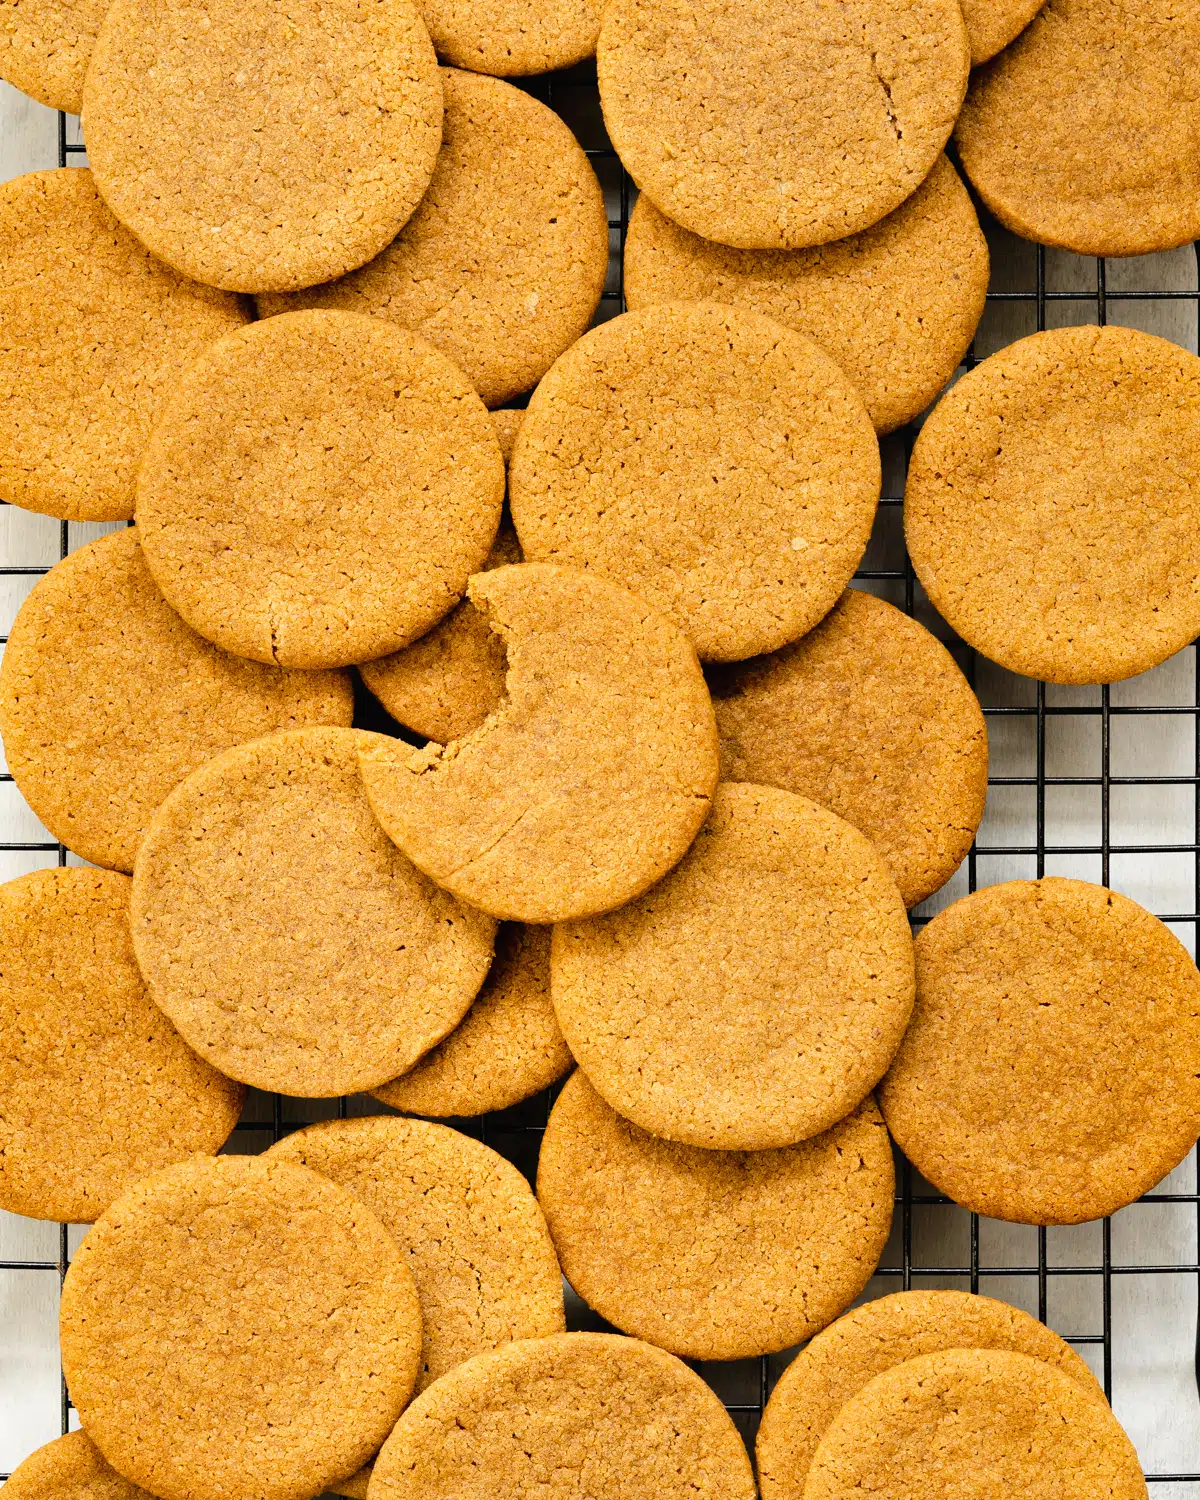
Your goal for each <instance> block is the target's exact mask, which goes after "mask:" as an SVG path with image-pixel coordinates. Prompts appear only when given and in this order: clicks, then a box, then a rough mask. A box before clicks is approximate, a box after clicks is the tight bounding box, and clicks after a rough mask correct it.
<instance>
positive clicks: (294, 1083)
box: [133, 729, 494, 1473]
mask: <svg viewBox="0 0 1200 1500" xmlns="http://www.w3.org/2000/svg"><path fill="white" fill-rule="evenodd" d="M377 741H378V742H381V743H386V744H390V743H391V741H384V737H383V736H382V735H373V734H367V733H366V732H364V731H362V730H357V729H297V730H292V731H290V732H288V733H286V734H276V735H271V736H270V737H268V738H266V739H261V740H254V741H253V742H252V743H250V744H248V745H240V746H238V747H237V748H236V749H233V750H228V751H226V752H225V753H224V754H223V755H219V756H217V757H216V758H215V759H213V760H210V761H208V762H207V763H206V764H205V765H203V766H201V768H200V769H199V770H198V771H196V772H194V773H193V774H192V775H191V776H190V777H189V778H188V779H187V781H185V782H184V783H183V784H182V785H181V786H179V787H177V788H176V790H175V791H174V792H172V794H171V795H170V797H168V798H167V800H166V802H164V803H163V805H162V807H161V808H159V810H158V812H157V813H156V814H155V816H154V820H153V821H152V823H151V824H150V829H149V831H148V833H147V834H146V838H145V841H144V843H143V844H142V847H141V849H140V850H139V852H138V858H137V866H136V868H135V871H134V880H133V941H134V948H135V950H136V952H137V959H138V963H139V965H140V966H141V970H142V973H143V974H144V975H145V977H146V983H147V984H148V985H149V987H150V992H151V994H152V995H153V996H154V998H155V1000H156V1001H157V1002H158V1004H159V1005H161V1006H162V1008H163V1010H165V1011H166V1013H167V1015H168V1016H170V1017H171V1019H172V1020H173V1021H174V1022H175V1024H176V1026H177V1027H178V1028H179V1030H180V1032H181V1033H182V1034H183V1036H184V1038H185V1039H186V1040H187V1041H189V1042H190V1043H191V1045H192V1046H193V1047H195V1049H196V1051H197V1052H199V1053H200V1054H201V1056H203V1057H207V1058H208V1059H209V1060H210V1061H211V1062H212V1063H214V1064H215V1065H216V1066H218V1067H220V1068H221V1069H222V1071H223V1072H226V1073H228V1074H229V1075H230V1077H233V1078H240V1079H242V1080H243V1081H244V1082H246V1083H250V1084H253V1085H254V1086H255V1087H256V1088H262V1089H267V1090H278V1091H279V1092H280V1093H287V1094H297V1095H301V1096H304V1097H320V1098H324V1097H331V1096H334V1095H337V1094H350V1093H354V1092H356V1091H357V1090H360V1089H370V1088H375V1087H376V1086H377V1085H379V1084H381V1083H386V1082H387V1081H388V1080H389V1079H391V1078H395V1077H396V1076H397V1074H399V1073H402V1072H403V1071H404V1070H405V1069H406V1068H409V1067H411V1066H412V1065H413V1063H415V1062H416V1060H417V1059H418V1058H419V1057H421V1056H422V1054H424V1053H426V1052H428V1051H429V1049H430V1048H431V1047H433V1046H434V1045H436V1043H438V1042H440V1041H441V1040H442V1038H443V1037H444V1036H445V1035H446V1034H447V1033H448V1032H449V1031H451V1030H452V1029H453V1028H454V1027H455V1026H456V1025H457V1024H458V1022H459V1021H460V1020H461V1019H462V1017H463V1015H465V1013H466V1011H467V1007H468V1006H469V1005H470V1003H471V1001H472V1000H473V999H474V998H475V994H476V992H477V991H478V989H479V986H480V985H481V984H482V983H483V980H484V977H485V975H486V974H487V971H488V965H489V964H490V962H491V958H492V937H493V932H494V923H493V922H492V921H491V920H490V918H488V917H485V916H483V915H482V913H480V912H477V911H472V910H470V909H469V908H467V907H464V906H461V905H460V904H459V903H458V902H457V901H455V900H454V898H453V897H452V896H449V895H447V894H446V893H445V892H444V891H440V890H438V888H437V887H436V886H435V885H433V884H432V882H430V881H429V880H427V879H426V878H425V877H424V876H423V875H422V874H421V873H420V871H418V870H416V869H414V867H413V866H412V865H411V864H410V863H409V861H408V860H407V859H406V858H405V857H404V855H403V854H401V852H400V851H399V850H398V849H397V848H395V846H394V845H393V844H392V843H391V842H390V841H389V840H388V839H387V838H386V837H385V835H384V833H383V830H382V829H381V828H380V827H379V825H378V823H376V821H375V819H374V818H373V817H372V815H371V809H370V808H369V807H368V805H367V799H366V796H365V795H364V792H363V787H362V781H361V778H360V777H359V774H358V761H357V757H358V754H359V751H360V750H365V749H367V748H369V747H370V746H371V745H373V744H374V743H375V742H377ZM344 1472H346V1471H343V1473H344Z"/></svg>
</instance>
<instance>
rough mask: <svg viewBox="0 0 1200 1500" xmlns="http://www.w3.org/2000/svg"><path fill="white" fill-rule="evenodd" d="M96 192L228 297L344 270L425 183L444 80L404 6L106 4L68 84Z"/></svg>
mask: <svg viewBox="0 0 1200 1500" xmlns="http://www.w3.org/2000/svg"><path fill="white" fill-rule="evenodd" d="M83 125H84V133H85V135H86V138H87V146H88V160H89V162H90V163H91V167H92V171H93V172H94V173H95V176H96V186H97V187H98V188H99V190H100V192H101V194H102V195H103V197H104V200H105V202H106V203H107V204H108V206H109V208H111V209H112V211H113V213H115V214H116V216H117V218H118V219H120V220H121V222H122V223H123V224H124V225H125V226H126V228H128V229H131V230H132V231H133V233H134V234H136V235H137V237H138V239H139V240H141V241H142V243H143V244H144V245H146V247H147V248H148V249H149V250H151V251H153V253H154V254H155V255H157V256H158V257H159V259H160V260H165V261H166V262H167V264H168V265H170V266H174V267H175V269H176V270H177V271H179V272H180V273H181V274H183V275H184V276H191V277H192V278H193V279H194V280H196V281H203V282H206V283H207V284H208V285H209V286H217V287H223V288H224V289H225V290H227V291H232V292H288V291H295V290H296V289H297V288H299V287H304V286H312V285H314V284H315V283H316V282H318V281H329V280H331V279H332V278H333V277H335V276H341V275H344V274H345V272H347V271H352V270H354V269H355V267H356V266H361V265H362V264H363V263H364V262H366V261H368V260H370V259H371V257H372V256H373V255H377V254H378V253H379V251H380V250H382V249H383V247H384V246H385V245H386V244H387V243H388V242H389V241H390V240H393V239H395V237H396V235H397V234H398V233H399V231H400V229H401V227H402V225H403V224H404V222H405V220H406V219H407V218H408V217H409V215H410V214H411V213H412V211H413V209H415V208H416V206H417V204H418V203H419V202H420V200H421V196H422V194H423V193H424V192H425V189H426V188H427V187H428V186H429V180H430V177H431V176H432V174H433V168H434V162H435V160H436V159H437V152H438V146H439V145H440V143H441V134H442V84H441V79H440V78H439V76H438V69H437V59H436V58H435V56H434V52H433V48H432V46H431V45H430V42H429V33H428V32H427V31H426V29H425V25H424V23H423V22H422V20H421V17H420V14H419V13H418V11H417V8H416V6H415V5H414V4H413V3H412V0H384V3H382V4H379V5H376V6H373V7H372V8H371V9H369V10H362V9H361V8H359V7H358V6H357V5H355V4H354V3H353V0H333V3H331V4H323V3H318V0H295V3H292V4H289V5H288V6H287V7H286V8H280V7H276V6H270V5H266V4H262V3H261V0H260V3H256V4H248V5H246V4H239V3H237V0H165V3H155V0H113V4H112V6H111V8H110V9H109V11H108V14H107V17H106V18H105V21H104V25H103V26H102V27H101V30H100V35H99V37H98V39H97V41H96V46H95V50H94V51H93V53H92V59H91V63H90V65H89V67H88V72H87V81H86V84H85V86H84V91H83Z"/></svg>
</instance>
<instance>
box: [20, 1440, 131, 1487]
mask: <svg viewBox="0 0 1200 1500" xmlns="http://www.w3.org/2000/svg"><path fill="white" fill-rule="evenodd" d="M4 1488H5V1489H6V1490H8V1492H9V1495H10V1497H11V1500H153V1496H151V1495H150V1494H149V1493H148V1492H147V1491H146V1490H142V1489H139V1488H138V1487H137V1485H136V1484H130V1482H129V1480H128V1479H123V1478H122V1477H121V1475H120V1474H118V1473H117V1471H116V1470H115V1469H114V1468H112V1467H110V1465H109V1464H108V1463H107V1462H106V1460H105V1458H104V1455H103V1453H101V1452H100V1450H99V1448H97V1447H96V1445H95V1443H93V1442H92V1440H91V1438H90V1437H88V1435H87V1433H86V1432H83V1431H82V1430H81V1431H78V1432H68V1433H67V1435H66V1436H65V1437H60V1438H55V1439H54V1441H53V1442H52V1443H46V1444H45V1446H44V1447H41V1448H38V1449H37V1450H36V1451H35V1452H33V1453H31V1454H30V1455H29V1457H28V1458H27V1459H26V1460H25V1461H24V1463H22V1464H18V1466H17V1467H16V1468H15V1469H14V1470H13V1472H12V1473H11V1474H10V1475H9V1476H8V1478H7V1479H6V1480H5V1481H4Z"/></svg>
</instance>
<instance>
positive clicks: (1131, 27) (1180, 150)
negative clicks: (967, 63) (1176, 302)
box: [955, 0, 1200, 255]
mask: <svg viewBox="0 0 1200 1500" xmlns="http://www.w3.org/2000/svg"><path fill="white" fill-rule="evenodd" d="M1198 67H1200V6H1197V5H1196V4H1195V0H1187V3H1185V4H1182V5H1171V4H1164V3H1162V0H1153V3H1150V4H1142V3H1140V0H1049V4H1047V5H1046V7H1045V8H1044V9H1043V10H1042V12H1041V14H1040V15H1038V16H1036V17H1035V18H1034V20H1033V22H1032V23H1031V25H1030V26H1029V27H1028V28H1027V29H1026V30H1025V31H1024V32H1023V33H1022V35H1021V36H1019V37H1018V38H1017V40H1016V41H1015V42H1014V43H1013V45H1012V46H1011V47H1009V48H1008V49H1007V50H1006V51H1005V52H1004V53H1003V54H1002V55H1001V56H1000V57H998V58H997V59H996V60H995V62H993V63H992V64H991V66H990V67H988V68H986V69H984V70H982V71H981V72H979V73H977V74H976V75H975V77H974V78H973V79H972V81H971V90H970V92H969V93H968V95H967V99H966V103H965V104H964V105H963V110H962V114H961V115H960V116H959V121H958V126H957V129H956V131H955V143H956V145H957V146H958V153H959V157H960V159H961V161H962V165H963V170H964V171H965V172H966V174H967V176H968V177H969V178H970V180H971V183H972V185H973V186H974V188H975V190H976V191H977V192H978V194H979V196H980V197H981V198H982V199H983V201H984V203H985V204H986V205H987V206H988V208H990V209H991V211H992V213H994V214H995V215H996V217H997V218H998V219H999V220H1000V222H1001V223H1002V224H1004V225H1006V226H1007V227H1008V228H1009V229H1011V230H1013V232H1014V233H1016V234H1019V235H1022V236H1024V238H1026V239H1030V240H1038V241H1039V242H1040V243H1042V244H1045V245H1060V246H1062V247H1063V248H1064V249H1067V250H1074V251H1077V252H1078V253H1079V254H1081V255H1144V254H1147V253H1148V252H1150V251H1153V250H1168V249H1170V248H1172V247H1173V246H1175V245H1183V244H1186V243H1187V242H1188V241H1189V240H1192V239H1195V238H1197V237H1198V236H1200V157H1198V155H1197V152H1196V144H1195V143H1196V138H1197V135H1198V134H1200V97H1198V96H1197V94H1196V91H1195V89H1194V88H1193V87H1192V79H1193V78H1194V76H1195V73H1196V70H1197V68H1198Z"/></svg>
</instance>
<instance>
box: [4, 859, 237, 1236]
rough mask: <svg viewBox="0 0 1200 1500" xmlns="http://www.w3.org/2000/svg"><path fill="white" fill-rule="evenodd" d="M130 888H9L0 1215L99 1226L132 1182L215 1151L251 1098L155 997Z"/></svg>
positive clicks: (80, 880)
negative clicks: (132, 929) (187, 1040)
mask: <svg viewBox="0 0 1200 1500" xmlns="http://www.w3.org/2000/svg"><path fill="white" fill-rule="evenodd" d="M130 886H131V882H130V881H129V879H128V878H127V877H126V876H124V875H114V874H112V873H111V872H110V871H107V870H86V869H57V870H37V871H35V872H34V873H33V874H31V875H22V876H21V877H20V879H18V880H10V881H8V882H7V883H6V884H4V885H0V1097H2V1098H3V1100H4V1106H3V1110H2V1111H0V1207H2V1208H4V1209H6V1210H7V1211H8V1212H9V1213H15V1214H25V1215H27V1216H28V1217H30V1218H34V1219H57V1220H59V1221H60V1222H63V1223H72V1224H90V1223H91V1222H92V1220H93V1219H95V1218H96V1217H97V1216H98V1215H99V1214H100V1213H102V1212H103V1210H104V1209H105V1208H106V1207H107V1206H108V1204H109V1203H110V1202H111V1201H112V1199H113V1198H115V1197H116V1196H117V1194H118V1193H120V1192H121V1191H122V1190H123V1189H124V1188H125V1187H127V1186H128V1185H129V1183H131V1182H132V1181H133V1180H134V1179H135V1178H138V1177H144V1176H145V1175H146V1173H147V1172H153V1171H156V1170H157V1169H158V1168H159V1167H165V1166H167V1165H169V1164H170V1163H171V1162H175V1161H180V1160H182V1158H183V1157H185V1156H190V1155H191V1154H192V1153H193V1152H196V1151H218V1150H220V1148H221V1147H222V1146H223V1145H224V1144H225V1141H226V1140H227V1139H228V1137H229V1133H230V1132H231V1131H232V1129H233V1127H234V1125H236V1124H237V1118H238V1115H239V1114H240V1112H241V1108H242V1097H243V1093H244V1091H243V1089H242V1088H241V1086H240V1085H239V1084H236V1083H231V1082H230V1081H229V1079H228V1078H223V1077H222V1076H221V1074H220V1073H218V1072H217V1071H216V1070H215V1069H214V1068H210V1067H209V1065H208V1064H207V1063H206V1062H204V1061H203V1060H202V1059H201V1058H199V1057H197V1056H196V1054H195V1053H194V1052H193V1051H192V1050H191V1049H190V1048H189V1047H187V1046H185V1044H184V1042H183V1040H182V1038H181V1037H180V1036H179V1034H178V1032H177V1031H176V1030H175V1028H174V1027H173V1026H172V1025H171V1023H170V1022H169V1021H168V1020H167V1018H166V1016H164V1015H163V1014H162V1012H161V1011H160V1010H159V1009H158V1007H157V1006H156V1005H155V1004H154V1003H153V1001H152V1000H151V999H150V996H149V995H148V994H147V993H146V986H145V985H144V983H143V982H142V976H141V975H140V974H139V973H138V969H137V964H136V963H135V962H134V957H133V945H132V944H131V942H130V940H129V894H130Z"/></svg>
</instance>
